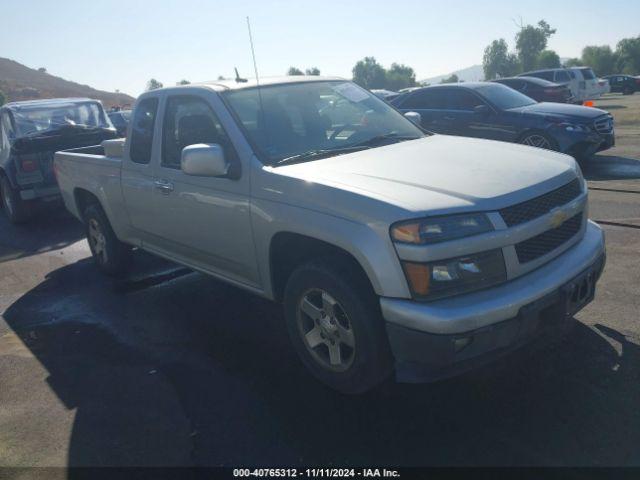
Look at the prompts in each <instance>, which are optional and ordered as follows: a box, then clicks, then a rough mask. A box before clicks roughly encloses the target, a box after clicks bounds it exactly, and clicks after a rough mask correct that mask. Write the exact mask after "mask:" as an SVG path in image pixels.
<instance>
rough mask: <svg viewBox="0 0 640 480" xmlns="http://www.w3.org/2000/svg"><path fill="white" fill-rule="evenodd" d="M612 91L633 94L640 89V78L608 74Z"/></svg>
mask: <svg viewBox="0 0 640 480" xmlns="http://www.w3.org/2000/svg"><path fill="white" fill-rule="evenodd" d="M604 78H606V79H607V80H609V84H610V85H611V91H612V92H615V93H622V94H623V95H633V94H634V93H636V92H637V91H638V90H640V78H638V77H632V76H631V75H607V76H606V77H604Z"/></svg>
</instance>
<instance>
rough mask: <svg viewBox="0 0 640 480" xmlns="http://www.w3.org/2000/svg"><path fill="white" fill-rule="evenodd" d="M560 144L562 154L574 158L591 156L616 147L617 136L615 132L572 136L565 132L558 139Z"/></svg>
mask: <svg viewBox="0 0 640 480" xmlns="http://www.w3.org/2000/svg"><path fill="white" fill-rule="evenodd" d="M558 143H559V146H560V150H561V151H562V152H565V153H568V154H570V155H573V156H590V155H593V154H595V153H597V152H601V151H603V150H607V149H609V148H612V147H613V146H615V144H616V136H615V131H613V130H612V131H611V132H610V133H597V132H592V133H588V134H571V135H567V134H566V133H564V132H563V134H562V135H561V136H559V137H558Z"/></svg>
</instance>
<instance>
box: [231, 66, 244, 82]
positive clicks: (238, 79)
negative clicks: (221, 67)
mask: <svg viewBox="0 0 640 480" xmlns="http://www.w3.org/2000/svg"><path fill="white" fill-rule="evenodd" d="M233 69H234V70H235V71H236V83H246V81H247V79H246V78H241V77H240V74H239V73H238V69H237V68H236V67H233Z"/></svg>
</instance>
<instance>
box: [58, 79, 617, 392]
mask: <svg viewBox="0 0 640 480" xmlns="http://www.w3.org/2000/svg"><path fill="white" fill-rule="evenodd" d="M416 115H417V114H415V113H414V114H413V115H411V114H409V115H408V117H410V118H412V119H414V120H415V117H416ZM55 171H56V175H57V179H58V182H59V185H60V188H61V191H62V195H63V198H64V202H65V204H66V206H67V208H68V209H69V210H70V211H71V212H72V213H73V214H74V215H75V216H76V217H78V218H79V219H80V220H81V221H82V222H84V224H85V225H86V233H87V238H88V241H89V245H90V248H91V251H92V253H93V256H94V258H95V261H96V263H97V265H98V267H99V268H101V269H102V270H103V271H104V272H106V273H108V274H120V273H122V272H123V270H124V269H125V268H126V266H127V265H128V263H129V260H128V258H129V255H130V251H131V249H132V247H138V248H142V249H144V250H147V251H149V252H152V253H154V254H157V255H159V256H161V257H165V258H167V259H170V260H173V261H175V262H177V263H180V264H183V265H186V266H188V267H191V268H193V269H195V270H198V271H200V272H204V273H206V274H209V275H211V276H213V277H216V278H219V279H222V280H224V281H226V282H229V283H231V284H233V285H236V286H238V287H240V288H244V289H246V290H249V291H251V292H253V293H255V294H258V295H261V296H263V297H266V298H269V299H271V300H274V301H277V302H281V303H282V304H283V305H284V318H285V321H286V324H287V328H288V331H289V334H290V337H291V341H292V342H293V345H294V347H295V349H296V350H297V352H298V353H299V355H300V358H301V359H302V361H303V363H304V364H305V365H306V366H307V367H308V368H309V370H310V371H311V372H312V373H313V374H314V375H315V376H316V377H317V378H318V379H319V380H321V381H322V382H324V383H325V384H327V385H329V386H331V387H333V388H335V389H337V390H340V391H342V392H347V393H359V392H364V391H366V390H369V389H371V388H373V387H374V386H376V385H377V384H379V383H380V382H382V381H383V380H385V379H386V378H388V377H389V376H391V375H392V374H395V376H396V378H397V379H398V380H400V381H415V382H417V381H429V380H433V379H436V378H440V377H442V376H446V375H451V374H454V373H457V372H460V371H462V370H464V369H467V368H469V367H471V366H473V365H478V364H482V363H485V362H487V361H488V360H491V359H493V358H495V357H497V356H500V355H501V354H504V353H505V352H509V351H511V350H513V349H514V348H516V347H518V346H520V345H522V344H523V343H525V342H527V341H528V340H530V339H532V338H534V337H535V336H536V335H537V334H538V333H539V332H542V331H547V330H548V329H551V330H561V329H564V328H565V326H567V325H570V324H571V318H572V316H573V314H574V313H575V312H577V311H578V310H579V309H580V308H582V307H583V306H584V305H586V304H587V303H588V302H590V301H591V300H592V299H593V296H594V291H595V284H596V282H597V280H598V278H599V276H600V274H601V272H602V269H603V267H604V261H605V247H604V236H603V232H602V230H601V229H600V228H599V227H598V225H596V224H595V223H593V222H592V221H589V220H588V214H587V186H586V182H585V180H584V178H583V177H582V174H581V171H580V168H579V167H578V165H577V164H576V163H575V161H574V160H573V159H572V158H570V157H568V156H566V155H561V154H558V153H554V152H551V151H546V150H541V149H536V148H532V147H525V146H520V145H511V144H506V143H497V142H492V141H486V140H478V139H468V138H459V137H449V136H445V135H431V134H429V133H426V132H424V131H422V130H421V129H420V128H418V127H417V126H416V125H415V124H414V123H413V122H412V121H410V120H409V119H407V118H405V117H404V116H403V115H401V114H400V113H399V112H398V111H396V110H395V109H393V108H392V107H391V106H389V105H388V104H386V103H385V102H384V101H382V100H380V99H378V98H377V97H375V96H374V95H372V94H370V93H369V92H367V91H366V90H363V89H361V88H360V87H358V86H356V85H355V84H353V83H351V82H348V81H345V80H342V79H336V78H326V77H292V78H281V79H271V80H265V81H262V82H261V83H260V85H257V84H256V83H255V82H253V81H248V82H221V83H209V84H203V85H189V86H185V87H175V88H166V89H161V90H154V91H151V92H146V93H144V94H143V95H141V96H140V98H139V99H138V101H137V103H136V105H135V109H134V111H133V115H132V121H131V124H130V126H129V131H128V138H127V140H126V141H125V140H110V141H106V142H104V143H103V145H102V146H98V147H93V148H88V149H79V150H72V151H63V152H58V153H57V154H56V157H55Z"/></svg>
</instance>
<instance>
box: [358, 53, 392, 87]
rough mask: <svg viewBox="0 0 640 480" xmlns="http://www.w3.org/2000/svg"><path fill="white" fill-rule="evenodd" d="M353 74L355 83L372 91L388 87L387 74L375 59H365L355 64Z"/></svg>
mask: <svg viewBox="0 0 640 480" xmlns="http://www.w3.org/2000/svg"><path fill="white" fill-rule="evenodd" d="M352 73H353V81H354V82H355V83H357V84H358V85H360V86H361V87H364V88H368V89H372V88H385V86H386V80H387V78H386V73H387V72H386V71H385V69H384V67H383V66H382V65H380V64H379V63H378V62H377V61H376V59H375V58H374V57H364V58H363V59H362V60H360V61H359V62H358V63H356V64H355V66H354V67H353V70H352Z"/></svg>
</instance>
